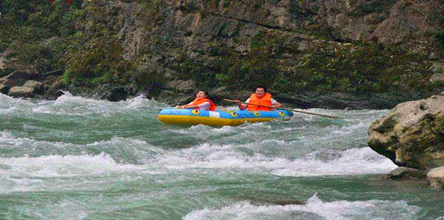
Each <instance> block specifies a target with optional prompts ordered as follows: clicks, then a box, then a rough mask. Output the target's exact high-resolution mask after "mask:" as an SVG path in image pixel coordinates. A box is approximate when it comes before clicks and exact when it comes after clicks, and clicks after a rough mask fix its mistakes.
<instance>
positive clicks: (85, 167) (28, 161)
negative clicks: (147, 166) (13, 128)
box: [0, 152, 139, 177]
mask: <svg viewBox="0 0 444 220" xmlns="http://www.w3.org/2000/svg"><path fill="white" fill-rule="evenodd" d="M2 167H3V168H2ZM138 169H139V168H138V167H137V166H135V165H127V164H126V165H125V164H118V163H116V161H114V159H113V158H112V157H111V156H110V155H108V154H106V153H103V152H102V153H100V154H98V155H81V156H69V155H68V156H57V155H54V156H41V157H27V156H25V157H18V158H0V172H2V173H3V174H9V175H15V176H21V177H73V176H98V175H104V174H108V173H109V172H117V173H118V172H128V171H134V170H138Z"/></svg>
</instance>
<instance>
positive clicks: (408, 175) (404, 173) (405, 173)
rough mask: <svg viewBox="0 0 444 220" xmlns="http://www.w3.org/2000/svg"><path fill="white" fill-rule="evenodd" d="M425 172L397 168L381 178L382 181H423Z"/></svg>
mask: <svg viewBox="0 0 444 220" xmlns="http://www.w3.org/2000/svg"><path fill="white" fill-rule="evenodd" d="M425 178H426V172H425V171H424V170H419V169H414V168H408V167H398V168H396V169H394V170H392V171H390V173H388V174H385V175H384V176H382V179H386V180H407V179H425Z"/></svg>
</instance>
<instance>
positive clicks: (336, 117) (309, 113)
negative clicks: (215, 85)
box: [222, 99, 344, 119]
mask: <svg viewBox="0 0 444 220" xmlns="http://www.w3.org/2000/svg"><path fill="white" fill-rule="evenodd" d="M222 101H226V102H233V103H237V101H236V100H233V99H222ZM241 103H242V104H245V105H254V106H259V107H268V108H273V107H272V106H267V105H258V104H253V103H246V102H241ZM274 109H282V110H286V111H291V112H297V113H302V114H308V115H316V116H321V117H327V118H334V119H344V118H342V117H338V116H332V115H324V114H319V113H313V112H307V111H301V110H298V109H286V108H274Z"/></svg>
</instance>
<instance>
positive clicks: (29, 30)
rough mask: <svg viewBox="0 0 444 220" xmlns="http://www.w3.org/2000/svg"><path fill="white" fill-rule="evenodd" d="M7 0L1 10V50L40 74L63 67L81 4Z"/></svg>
mask: <svg viewBox="0 0 444 220" xmlns="http://www.w3.org/2000/svg"><path fill="white" fill-rule="evenodd" d="M74 2H76V3H73V4H71V5H68V4H66V3H64V2H63V1H60V2H57V3H56V4H53V5H51V4H50V3H49V1H42V2H36V1H25V0H5V1H3V7H2V8H1V13H2V17H1V20H0V51H5V50H7V49H9V50H11V51H13V52H14V53H13V54H12V58H18V59H19V60H20V61H21V62H22V63H24V64H31V65H33V66H34V67H35V68H36V69H37V70H38V71H39V72H47V71H51V70H55V69H61V68H63V67H64V65H63V63H62V57H63V54H64V53H65V52H66V49H67V48H68V46H69V45H70V41H71V36H73V35H74V34H75V24H76V22H77V20H78V17H79V16H80V15H81V12H82V11H81V10H80V7H81V2H77V1H74Z"/></svg>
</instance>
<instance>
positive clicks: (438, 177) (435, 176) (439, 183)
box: [427, 166, 444, 189]
mask: <svg viewBox="0 0 444 220" xmlns="http://www.w3.org/2000/svg"><path fill="white" fill-rule="evenodd" d="M427 180H428V181H429V184H430V186H431V187H432V188H434V189H444V166H441V167H438V168H435V169H432V170H430V172H428V173H427Z"/></svg>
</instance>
